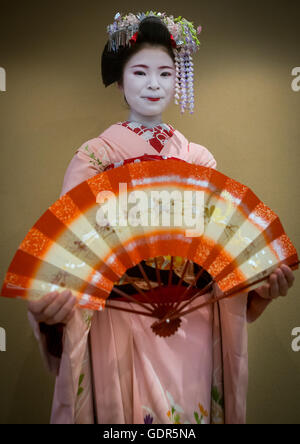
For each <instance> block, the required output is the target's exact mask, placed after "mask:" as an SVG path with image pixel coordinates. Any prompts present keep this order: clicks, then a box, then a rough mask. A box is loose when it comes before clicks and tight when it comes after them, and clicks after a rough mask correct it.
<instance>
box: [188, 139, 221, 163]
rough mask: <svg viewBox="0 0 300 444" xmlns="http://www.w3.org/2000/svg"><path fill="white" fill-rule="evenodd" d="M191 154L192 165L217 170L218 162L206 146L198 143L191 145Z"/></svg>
mask: <svg viewBox="0 0 300 444" xmlns="http://www.w3.org/2000/svg"><path fill="white" fill-rule="evenodd" d="M189 153H190V161H191V163H195V164H196V165H202V166H205V167H207V168H213V169H217V162H216V159H215V158H214V156H213V155H212V153H211V152H210V151H209V150H208V149H207V148H205V146H202V145H199V144H197V143H193V142H190V143H189Z"/></svg>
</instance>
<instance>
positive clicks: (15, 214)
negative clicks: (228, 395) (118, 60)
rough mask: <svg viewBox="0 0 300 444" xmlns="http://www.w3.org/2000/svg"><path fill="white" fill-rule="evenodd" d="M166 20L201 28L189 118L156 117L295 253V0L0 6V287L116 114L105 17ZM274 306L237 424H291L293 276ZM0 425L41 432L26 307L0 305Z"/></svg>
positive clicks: (255, 346) (294, 398) (254, 334)
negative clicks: (2, 82) (103, 62)
mask: <svg viewBox="0 0 300 444" xmlns="http://www.w3.org/2000/svg"><path fill="white" fill-rule="evenodd" d="M150 9H152V10H156V11H161V12H163V11H166V12H167V13H168V14H173V15H174V16H175V17H177V16H179V15H182V16H184V17H186V18H187V19H188V20H190V21H193V22H194V24H195V25H198V24H201V25H202V26H203V33H202V35H201V42H202V46H201V50H200V51H199V52H198V53H197V55H196V57H195V60H194V62H195V73H196V78H195V95H196V96H195V101H196V102H195V105H196V112H195V114H194V115H192V116H191V115H189V114H186V115H183V116H181V115H180V112H179V108H177V107H176V106H175V105H171V106H170V108H169V109H168V110H167V112H166V113H165V114H164V121H165V122H169V123H171V124H172V125H173V126H175V128H177V129H178V130H179V131H181V132H182V133H183V134H185V136H186V137H187V138H188V139H189V140H191V141H193V142H196V143H199V144H202V145H204V146H206V147H207V148H208V149H209V150H210V151H211V152H212V153H213V155H214V156H215V158H216V160H217V162H218V169H219V171H222V172H223V173H224V174H226V175H228V176H230V177H233V178H234V179H236V180H238V181H240V182H242V183H244V184H245V185H247V186H249V187H250V188H252V190H253V191H254V192H255V193H256V194H257V195H258V196H259V197H260V198H261V200H263V201H264V202H265V203H266V204H267V205H268V206H270V207H271V208H272V209H273V210H274V211H275V212H276V213H277V214H278V215H279V217H280V219H281V221H282V224H283V226H284V227H285V230H286V232H287V234H288V236H289V237H290V238H291V239H292V241H293V243H294V245H295V246H296V248H297V249H298V252H300V229H299V223H300V207H299V167H300V150H299V140H300V125H299V114H300V92H294V91H293V90H292V88H291V82H292V75H291V71H292V68H293V67H296V66H300V59H299V48H300V36H299V18H300V6H299V2H297V1H292V0H289V1H285V2H283V1H277V2H273V1H261V2H258V1H253V0H251V1H250V0H239V1H238V0H228V1H223V0H218V1H217V0H205V1H199V2H196V1H194V0H193V1H191V0H186V1H185V2H183V3H182V2H180V1H176V0H175V1H174V0H172V1H170V0H163V1H155V0H153V1H151V2H148V1H144V0H139V1H133V0H131V1H129V2H125V3H124V2H123V1H120V0H115V1H114V4H113V7H111V6H106V4H105V3H103V2H99V1H94V0H89V1H86V2H83V1H74V0H73V1H66V0H65V1H53V0H52V1H49V0H43V2H36V1H32V0H27V1H26V2H16V1H13V0H11V1H9V2H8V1H1V2H0V66H2V67H4V68H5V70H6V75H7V83H6V92H0V106H1V117H0V131H1V132H0V143H1V150H0V156H1V176H0V184H1V194H0V199H1V222H0V223H1V233H2V234H1V249H0V278H1V283H2V281H3V278H4V275H5V272H6V270H7V268H8V266H9V263H10V261H11V259H12V257H13V255H14V253H15V251H16V249H17V248H18V246H19V244H20V242H21V241H22V239H23V238H24V236H25V235H26V233H27V231H28V230H29V229H30V228H31V226H32V225H33V224H34V223H35V221H36V220H37V219H38V218H39V217H40V215H41V214H42V213H43V212H44V211H45V210H46V209H47V208H48V207H49V206H50V205H51V204H52V203H53V202H54V201H55V200H57V198H58V196H59V193H60V190H61V186H62V181H63V176H64V173H65V170H66V168H67V166H68V163H69V162H70V160H71V158H72V156H73V154H74V152H75V149H76V148H78V147H79V146H80V145H81V144H82V143H84V142H85V141H86V140H88V139H90V138H92V137H96V136H97V135H99V134H100V133H101V132H102V131H103V130H104V129H105V128H107V127H108V126H109V125H111V124H113V123H115V122H117V121H119V120H122V119H126V118H127V116H128V112H127V109H126V106H125V104H124V103H123V98H122V96H121V95H120V92H119V91H118V90H117V88H116V87H115V85H113V86H110V87H108V88H107V89H105V88H104V86H103V85H102V83H101V77H100V57H101V52H102V49H103V47H104V44H105V42H106V26H107V25H108V24H110V23H112V21H113V17H114V15H115V14H116V12H118V11H119V12H121V13H126V12H130V11H131V12H135V13H137V12H142V11H146V10H150ZM295 276H296V281H295V284H294V286H293V288H292V289H291V290H290V291H289V294H288V296H287V297H286V298H279V299H278V300H276V301H274V302H273V303H272V304H271V306H270V307H269V308H268V309H267V310H266V312H265V313H264V314H263V316H262V317H261V318H260V319H258V320H257V321H256V322H255V323H253V324H250V325H249V330H248V331H249V392H248V414H247V421H248V423H250V424H253V423H300V415H299V411H300V396H299V394H300V352H298V353H296V352H293V351H292V348H291V342H292V336H291V331H292V329H293V328H294V327H297V326H300V298H299V296H300V295H299V290H300V276H299V271H296V272H295ZM0 327H2V328H5V330H6V340H7V344H6V348H7V350H6V352H1V353H0V393H1V395H0V398H1V401H0V422H1V423H47V422H48V421H49V414H50V408H51V401H52V392H53V387H54V377H53V375H50V374H49V373H47V370H46V368H45V367H44V364H43V362H42V360H41V356H40V354H39V350H38V345H37V343H36V341H35V338H34V337H33V333H32V331H31V329H30V326H29V323H28V321H27V317H26V303H25V302H23V301H16V300H8V299H5V298H1V299H0Z"/></svg>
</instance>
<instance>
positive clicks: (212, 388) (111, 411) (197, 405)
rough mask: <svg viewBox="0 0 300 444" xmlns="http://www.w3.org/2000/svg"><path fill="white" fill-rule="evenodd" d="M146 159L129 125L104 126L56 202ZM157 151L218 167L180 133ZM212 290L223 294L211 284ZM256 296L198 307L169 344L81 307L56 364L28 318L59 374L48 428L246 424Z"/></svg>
mask: <svg viewBox="0 0 300 444" xmlns="http://www.w3.org/2000/svg"><path fill="white" fill-rule="evenodd" d="M90 153H94V159H100V160H101V162H102V163H101V165H100V164H99V165H97V161H92V160H91V159H92V158H91V157H90ZM143 154H155V155H157V151H156V150H155V149H154V148H153V147H152V146H151V145H150V144H149V143H148V142H147V141H145V140H144V139H143V138H142V137H140V136H139V135H137V134H135V133H134V132H132V131H130V130H129V129H128V128H125V127H124V126H122V125H119V124H114V125H111V126H110V127H109V128H108V129H107V130H105V131H104V132H103V133H102V134H101V135H100V136H99V137H96V138H94V139H91V140H88V141H87V142H85V143H83V144H82V146H81V147H80V148H79V149H78V150H77V151H76V153H75V155H74V157H73V159H72V160H71V162H70V164H69V166H68V169H67V171H66V174H65V177H64V183H63V188H62V191H61V196H62V195H63V194H65V193H66V192H67V191H69V190H70V189H72V188H73V187H75V186H76V185H77V184H79V183H81V182H82V181H84V180H86V179H88V178H90V177H92V176H94V175H95V174H98V173H99V172H101V171H103V170H104V168H105V166H106V165H108V164H111V163H115V162H119V161H122V160H124V159H127V158H132V157H138V156H142V155H143ZM160 155H161V156H172V157H178V158H180V159H183V160H185V161H187V162H190V163H195V164H199V165H204V166H207V167H210V168H216V161H215V159H214V157H213V156H212V154H211V153H210V152H209V151H208V150H207V149H206V148H204V147H203V146H201V145H198V144H195V143H192V142H188V140H187V139H186V138H185V137H184V136H183V135H182V134H181V133H180V132H179V131H177V130H175V132H174V134H173V136H172V137H170V139H169V140H168V141H167V143H166V144H165V145H164V148H163V149H162V150H161V152H160ZM214 291H215V292H216V294H217V295H219V294H221V290H220V289H219V288H218V287H216V288H215V290H214ZM204 297H205V298H206V297H207V298H208V297H210V295H205V296H204ZM259 300H260V298H259V296H258V294H257V293H256V292H255V291H251V292H249V294H247V293H241V294H239V295H238V296H235V297H233V298H230V299H224V300H222V301H220V302H219V303H218V304H214V305H208V306H206V307H204V308H202V309H197V310H195V311H194V312H192V313H191V314H189V315H187V316H185V317H183V318H182V324H181V327H180V329H179V330H178V331H177V332H176V334H174V335H173V336H170V337H167V338H161V337H158V336H156V335H155V334H154V333H153V332H152V330H151V328H150V325H151V323H152V322H153V320H152V319H151V318H146V317H145V316H141V315H136V314H132V313H127V312H123V311H119V310H109V309H106V310H104V311H103V312H92V311H90V310H83V309H79V308H78V309H76V313H75V315H74V317H73V318H72V319H71V321H70V322H69V323H68V325H67V326H65V327H64V330H63V338H62V345H63V351H62V354H61V357H60V358H58V357H54V356H53V355H52V354H51V353H50V352H49V349H48V348H47V344H46V337H45V334H44V333H42V332H41V331H40V328H39V324H38V323H37V322H36V321H35V319H34V318H33V316H32V314H31V313H30V312H28V317H29V320H30V323H31V325H32V328H33V330H34V334H35V336H36V338H37V340H38V342H39V346H40V350H41V353H42V356H43V358H44V360H45V362H46V365H47V367H48V369H49V370H50V371H52V372H54V373H55V374H56V384H55V391H54V399H53V406H52V414H51V423H68V424H73V423H84V424H90V423H94V422H98V423H102V424H138V423H140V424H141V423H148V424H150V423H153V424H180V423H181V424H184V423H185V424H191V423H194V424H195V423H198V424H206V423H213V424H217V423H227V424H230V423H231V424H232V423H233V424H238V423H245V418H246V396H247V384H248V353H247V321H248V322H250V321H251V322H252V321H254V320H255V319H256V318H257V317H258V316H259V315H260V314H261V312H262V311H263V309H264V308H265V306H266V305H267V303H264V304H263V305H261V304H260V301H259ZM195 303H197V301H195ZM115 304H116V303H115ZM129 305H130V303H129Z"/></svg>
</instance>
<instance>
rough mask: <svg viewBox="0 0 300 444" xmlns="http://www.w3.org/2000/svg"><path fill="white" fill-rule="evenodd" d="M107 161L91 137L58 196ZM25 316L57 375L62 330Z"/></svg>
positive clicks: (74, 160)
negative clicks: (58, 350)
mask: <svg viewBox="0 0 300 444" xmlns="http://www.w3.org/2000/svg"><path fill="white" fill-rule="evenodd" d="M107 163H109V159H108V158H107V156H106V154H105V151H104V150H103V147H102V146H101V141H99V139H91V140H90V141H87V142H85V143H84V144H82V145H81V146H80V147H79V148H78V149H77V150H76V151H75V154H74V156H73V158H72V159H71V161H70V163H69V165H68V167H67V170H66V173H65V176H64V179H63V186H62V190H61V193H60V196H59V197H61V196H62V195H64V194H66V193H67V192H68V191H69V190H71V189H72V188H74V187H75V186H77V185H79V184H80V183H81V182H83V181H85V180H87V179H89V178H91V177H93V176H95V175H96V174H99V173H101V171H103V170H104V168H105V165H106V164H107ZM78 310H79V309H78ZM27 316H28V320H29V323H30V325H31V328H32V330H33V333H34V336H35V338H36V340H37V341H38V344H39V349H40V352H41V355H42V358H43V361H44V363H45V365H46V367H47V368H48V370H49V371H50V372H51V373H55V374H56V375H57V374H58V372H59V367H60V361H61V356H59V355H56V356H55V355H54V354H53V349H63V342H64V331H63V334H62V335H61V334H58V333H59V330H61V329H58V325H57V326H56V325H52V326H48V329H43V328H42V325H41V324H39V323H38V322H37V321H36V320H35V318H34V316H33V314H32V313H31V312H30V311H29V310H28V312H27ZM63 330H65V328H63ZM53 341H60V343H56V344H53ZM51 351H52V353H51Z"/></svg>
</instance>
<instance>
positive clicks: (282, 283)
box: [255, 264, 295, 299]
mask: <svg viewBox="0 0 300 444" xmlns="http://www.w3.org/2000/svg"><path fill="white" fill-rule="evenodd" d="M294 280H295V276H294V273H293V270H292V269H291V268H290V267H289V266H287V265H285V264H282V265H280V267H278V268H276V270H275V271H273V272H272V273H271V275H270V277H269V280H268V283H267V284H264V285H262V286H261V287H258V288H256V289H255V291H256V292H257V293H258V295H259V296H260V297H262V298H263V299H276V298H278V296H286V295H287V293H288V290H289V288H291V287H292V286H293V283H294Z"/></svg>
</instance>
